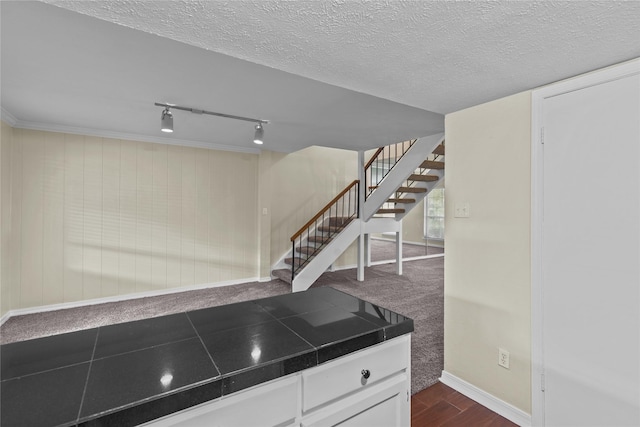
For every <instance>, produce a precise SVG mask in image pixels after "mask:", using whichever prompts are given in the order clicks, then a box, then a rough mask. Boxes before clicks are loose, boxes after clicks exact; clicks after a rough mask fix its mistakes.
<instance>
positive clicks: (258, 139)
mask: <svg viewBox="0 0 640 427" xmlns="http://www.w3.org/2000/svg"><path fill="white" fill-rule="evenodd" d="M263 135H264V128H263V127H262V123H258V124H257V125H256V133H255V135H254V136H253V142H255V143H256V144H258V145H262V143H263V141H262V136H263Z"/></svg>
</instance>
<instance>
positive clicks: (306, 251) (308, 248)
mask: <svg viewBox="0 0 640 427" xmlns="http://www.w3.org/2000/svg"><path fill="white" fill-rule="evenodd" d="M316 251H318V248H316V247H315V246H298V247H297V248H296V252H298V253H301V254H305V255H309V254H312V253H314V252H316Z"/></svg>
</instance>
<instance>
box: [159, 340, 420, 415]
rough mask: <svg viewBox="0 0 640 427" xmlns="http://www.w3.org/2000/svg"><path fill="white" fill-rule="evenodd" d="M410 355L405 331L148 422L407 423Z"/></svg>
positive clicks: (409, 412) (409, 406) (409, 344)
mask: <svg viewBox="0 0 640 427" xmlns="http://www.w3.org/2000/svg"><path fill="white" fill-rule="evenodd" d="M410 354H411V336H410V335H404V336H402V337H399V338H394V339H392V340H390V341H387V342H384V343H381V344H378V345H375V346H373V347H369V348H367V349H365V350H361V351H358V352H355V353H351V354H349V355H347V356H344V357H341V358H339V359H336V360H334V361H331V362H328V363H325V364H322V365H320V366H317V367H314V368H310V369H307V370H305V371H302V372H298V373H296V374H292V375H289V376H286V377H283V378H279V379H277V380H273V381H269V382H267V383H264V384H261V385H258V386H255V387H252V388H250V389H247V390H243V391H241V392H238V393H234V394H231V395H229V396H224V397H222V398H220V399H216V400H214V401H211V402H207V403H204V404H202V405H199V406H195V407H193V408H190V409H186V410H184V411H181V412H179V413H176V414H172V415H169V416H167V417H164V418H161V419H159V420H156V421H153V422H150V423H148V424H147V425H149V426H153V427H165V426H198V427H200V426H224V427H233V426H238V427H249V426H259V427H265V426H279V427H280V426H299V427H320V426H323V427H324V426H335V425H340V426H363V427H365V426H366V427H375V426H381V427H392V426H409V425H410V422H411V421H410V418H411V404H410V392H411V384H410V383H411V381H410V378H411V372H410V370H411V369H410V367H411V362H410V360H411V358H410V357H411V356H410ZM363 371H366V372H368V374H367V375H363ZM365 376H366V377H367V378H365Z"/></svg>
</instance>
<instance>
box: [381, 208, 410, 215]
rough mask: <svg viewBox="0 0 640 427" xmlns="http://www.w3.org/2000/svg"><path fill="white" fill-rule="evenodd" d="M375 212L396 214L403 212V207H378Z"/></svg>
mask: <svg viewBox="0 0 640 427" xmlns="http://www.w3.org/2000/svg"><path fill="white" fill-rule="evenodd" d="M376 213H379V214H398V213H404V209H402V208H393V209H378V211H377V212H376Z"/></svg>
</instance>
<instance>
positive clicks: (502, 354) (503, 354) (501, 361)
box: [498, 348, 509, 369]
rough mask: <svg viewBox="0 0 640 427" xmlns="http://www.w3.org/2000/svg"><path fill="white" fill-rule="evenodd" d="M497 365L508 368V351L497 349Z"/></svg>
mask: <svg viewBox="0 0 640 427" xmlns="http://www.w3.org/2000/svg"><path fill="white" fill-rule="evenodd" d="M498 365H500V366H502V367H503V368H506V369H509V352H508V351H507V350H505V349H503V348H499V349H498Z"/></svg>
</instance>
